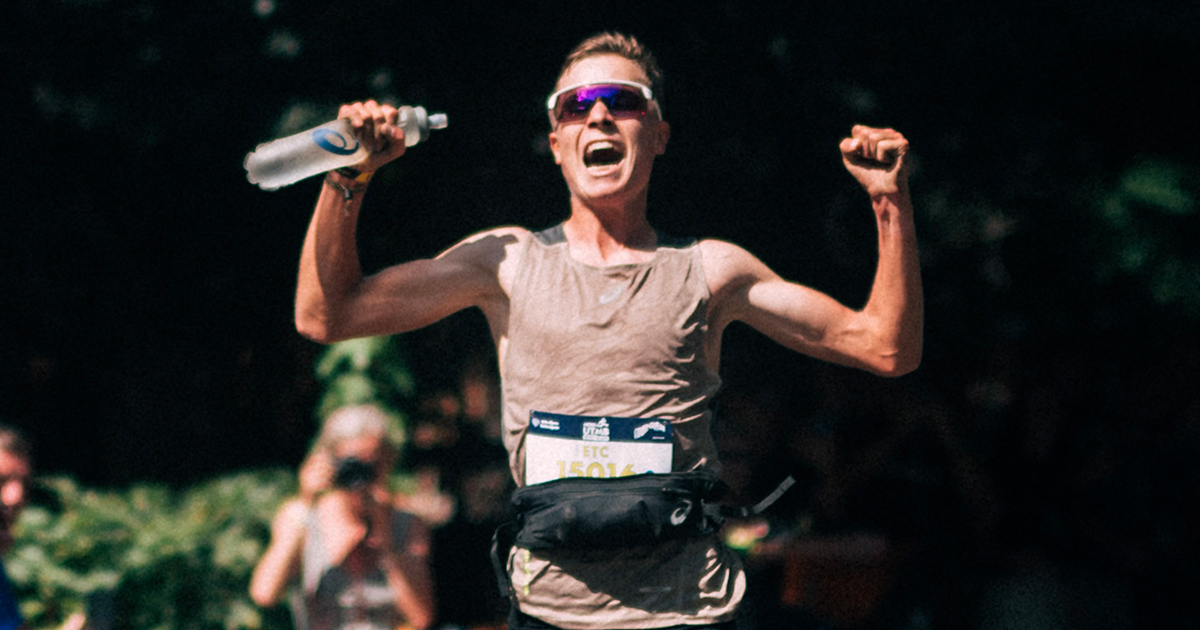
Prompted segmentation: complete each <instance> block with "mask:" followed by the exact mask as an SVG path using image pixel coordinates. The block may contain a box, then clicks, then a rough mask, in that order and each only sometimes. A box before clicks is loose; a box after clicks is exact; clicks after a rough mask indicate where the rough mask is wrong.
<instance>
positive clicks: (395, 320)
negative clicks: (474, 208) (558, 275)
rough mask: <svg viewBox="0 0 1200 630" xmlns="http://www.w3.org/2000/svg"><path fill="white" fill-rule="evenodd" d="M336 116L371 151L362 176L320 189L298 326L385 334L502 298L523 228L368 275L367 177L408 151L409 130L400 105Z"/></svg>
mask: <svg viewBox="0 0 1200 630" xmlns="http://www.w3.org/2000/svg"><path fill="white" fill-rule="evenodd" d="M338 115H339V117H342V118H347V119H349V120H350V122H351V125H352V126H353V128H354V129H355V132H356V134H358V137H359V140H360V142H362V143H363V144H364V145H365V146H366V147H367V148H368V149H369V150H370V151H371V153H370V155H369V156H368V158H367V159H366V160H365V161H364V162H363V163H361V164H359V165H357V166H356V167H355V170H357V171H359V172H361V173H363V175H362V176H359V177H353V173H351V174H350V175H344V174H340V173H337V172H334V173H331V174H330V175H329V176H328V178H327V180H326V182H325V184H324V185H323V186H322V189H321V194H320V197H319V198H318V199H317V206H316V210H315V211H314V212H313V217H312V221H311V222H310V223H309V227H308V233H307V235H306V236H305V239H304V247H303V249H302V250H301V254H300V272H299V277H298V280H297V285H296V314H295V316H296V328H297V330H299V331H300V333H301V334H303V335H305V336H306V337H309V338H311V339H314V340H316V341H320V342H322V343H331V342H334V341H339V340H342V339H348V338H352V337H365V336H374V335H387V334H393V333H397V332H404V331H407V330H412V329H415V328H420V327H422V326H426V325H428V324H431V323H433V322H435V321H437V320H439V319H441V318H442V317H445V316H447V315H449V314H451V313H454V312H456V311H458V310H461V309H464V308H467V307H470V306H481V307H484V308H485V311H486V310H488V306H489V304H491V303H495V302H496V301H497V300H500V299H502V297H503V294H504V292H503V289H502V287H501V285H500V282H499V269H500V267H501V265H502V264H503V263H504V261H505V260H506V259H507V258H508V256H507V254H508V249H509V246H511V245H512V244H514V243H515V242H516V240H517V239H518V238H519V235H520V234H521V231H519V230H512V229H509V230H495V231H493V232H490V233H484V234H480V235H477V236H475V237H472V238H469V239H467V240H465V241H463V242H461V243H459V244H458V245H456V246H454V247H452V248H450V249H449V250H447V251H446V252H444V253H443V254H442V255H440V256H438V257H437V258H434V259H427V260H415V261H412V262H406V263H402V264H399V265H396V266H393V267H389V268H387V269H385V270H383V271H381V272H379V273H377V274H374V275H371V276H363V273H362V268H361V266H360V263H359V258H358V245H357V241H356V238H355V231H356V227H357V224H358V213H359V209H360V208H361V206H362V198H363V195H364V194H365V193H366V189H367V185H368V183H367V182H368V181H369V174H372V173H374V171H375V170H377V169H378V168H379V167H381V166H383V165H384V164H386V163H388V162H390V161H391V160H394V159H396V158H397V157H399V156H400V155H402V154H403V153H404V141H403V140H404V134H403V132H402V131H401V130H400V129H399V128H398V127H396V126H395V122H396V110H395V109H394V108H391V107H388V106H381V105H378V104H376V103H375V102H373V101H368V102H366V103H354V104H350V105H344V106H342V108H341V110H340V111H339V112H338ZM364 180H365V181H364Z"/></svg>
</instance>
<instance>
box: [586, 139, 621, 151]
mask: <svg viewBox="0 0 1200 630" xmlns="http://www.w3.org/2000/svg"><path fill="white" fill-rule="evenodd" d="M615 148H616V147H615V146H613V143H611V142H609V141H608V140H601V141H599V142H596V143H594V144H591V145H588V148H587V152H588V153H595V152H596V151H603V150H605V149H615Z"/></svg>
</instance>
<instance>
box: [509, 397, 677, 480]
mask: <svg viewBox="0 0 1200 630" xmlns="http://www.w3.org/2000/svg"><path fill="white" fill-rule="evenodd" d="M673 450H674V443H673V442H672V440H671V423H670V422H668V421H666V420H661V419H658V418H615V417H612V416H568V415H563V414H556V413H546V412H544V411H531V412H530V413H529V433H528V434H527V435H526V437H525V484H526V485H532V484H535V483H542V482H545V481H553V480H555V479H565V478H567V477H593V478H599V479H607V478H612V477H628V476H630V475H640V474H643V473H669V472H671V456H672V453H673Z"/></svg>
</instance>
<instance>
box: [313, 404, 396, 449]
mask: <svg viewBox="0 0 1200 630" xmlns="http://www.w3.org/2000/svg"><path fill="white" fill-rule="evenodd" d="M398 433H399V431H398V425H397V424H396V421H395V419H393V418H392V416H390V415H389V414H388V413H387V412H386V411H384V410H383V409H381V408H380V407H378V406H376V405H351V406H349V407H341V408H339V409H337V410H335V411H334V412H333V413H331V414H329V415H328V416H327V417H326V418H325V421H324V422H322V423H321V432H320V433H319V434H317V441H316V444H315V445H314V450H315V449H325V450H331V449H333V447H334V446H335V445H336V444H337V443H338V442H341V441H343V440H348V439H352V438H357V437H363V436H370V437H377V438H379V439H380V440H381V441H382V442H383V444H384V447H385V448H386V449H387V452H388V455H389V457H392V458H393V459H394V458H395V456H396V454H397V451H398V450H399V447H400V444H399V442H400V440H399V436H398Z"/></svg>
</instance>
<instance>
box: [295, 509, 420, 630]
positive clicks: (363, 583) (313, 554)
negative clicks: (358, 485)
mask: <svg viewBox="0 0 1200 630" xmlns="http://www.w3.org/2000/svg"><path fill="white" fill-rule="evenodd" d="M411 519H412V515H410V514H407V513H405V512H401V511H399V510H395V511H393V512H392V544H393V545H395V546H396V548H398V549H400V548H403V546H404V545H405V542H406V538H407V535H408V528H409V525H410V524H411ZM395 601H396V600H395V597H394V596H393V594H392V589H391V587H390V586H389V585H388V582H387V577H386V576H385V575H384V573H383V569H382V568H380V567H373V568H372V569H371V570H370V571H369V572H368V573H367V575H365V576H363V577H361V578H356V577H354V576H352V575H351V574H350V573H349V572H348V571H346V570H345V569H344V568H343V567H341V566H338V565H334V564H331V563H330V561H329V557H328V555H327V554H326V552H325V546H324V544H323V543H322V539H321V530H320V528H319V527H318V524H317V520H316V511H315V510H309V513H308V535H307V536H306V537H305V540H304V556H303V562H302V576H301V584H300V588H299V589H297V590H295V591H294V592H293V594H292V600H291V609H292V618H293V620H294V622H295V625H296V629H297V630H394V629H395V628H396V627H397V626H399V625H400V624H401V623H403V622H404V617H403V616H402V615H401V614H400V612H399V611H398V610H396V603H395Z"/></svg>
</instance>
